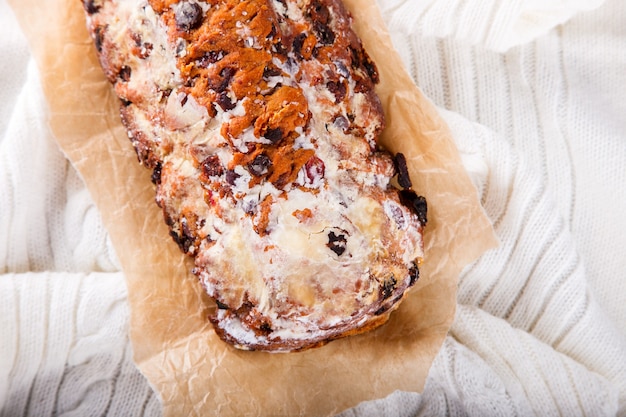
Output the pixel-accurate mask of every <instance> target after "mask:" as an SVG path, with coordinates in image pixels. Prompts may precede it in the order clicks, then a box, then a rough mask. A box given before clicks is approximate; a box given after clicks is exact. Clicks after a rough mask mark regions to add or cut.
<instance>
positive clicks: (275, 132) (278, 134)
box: [263, 127, 283, 144]
mask: <svg viewBox="0 0 626 417" xmlns="http://www.w3.org/2000/svg"><path fill="white" fill-rule="evenodd" d="M263 137H264V138H265V139H267V140H269V141H270V142H272V143H273V144H276V143H278V142H280V141H281V140H282V138H283V131H282V129H281V128H280V127H276V128H273V129H272V128H269V129H267V130H266V131H265V134H264V135H263Z"/></svg>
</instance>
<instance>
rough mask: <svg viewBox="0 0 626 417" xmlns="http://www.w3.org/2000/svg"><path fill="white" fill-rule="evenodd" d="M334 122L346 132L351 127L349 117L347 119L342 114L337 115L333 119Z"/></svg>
mask: <svg viewBox="0 0 626 417" xmlns="http://www.w3.org/2000/svg"><path fill="white" fill-rule="evenodd" d="M333 124H334V125H335V126H336V127H337V128H339V129H341V130H343V131H344V132H345V131H346V129H348V128H349V127H350V121H348V119H346V118H345V117H344V116H342V115H338V116H337V117H335V119H334V120H333Z"/></svg>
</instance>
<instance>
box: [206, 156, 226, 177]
mask: <svg viewBox="0 0 626 417" xmlns="http://www.w3.org/2000/svg"><path fill="white" fill-rule="evenodd" d="M201 170H202V174H203V175H204V176H205V177H207V178H209V177H219V176H221V175H222V174H223V173H224V168H223V167H222V163H221V162H220V158H219V157H218V156H217V155H210V156H207V157H206V158H205V159H204V161H202V164H201Z"/></svg>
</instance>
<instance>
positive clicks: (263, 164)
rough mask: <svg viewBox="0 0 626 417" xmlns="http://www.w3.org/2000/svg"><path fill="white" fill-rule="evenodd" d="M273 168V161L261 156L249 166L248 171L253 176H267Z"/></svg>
mask: <svg viewBox="0 0 626 417" xmlns="http://www.w3.org/2000/svg"><path fill="white" fill-rule="evenodd" d="M271 166H272V160H271V159H270V158H269V156H267V155H264V154H259V155H257V156H256V158H254V160H253V161H252V162H250V163H249V164H248V171H250V173H251V174H252V175H256V176H261V175H265V174H267V171H268V170H269V168H270V167H271Z"/></svg>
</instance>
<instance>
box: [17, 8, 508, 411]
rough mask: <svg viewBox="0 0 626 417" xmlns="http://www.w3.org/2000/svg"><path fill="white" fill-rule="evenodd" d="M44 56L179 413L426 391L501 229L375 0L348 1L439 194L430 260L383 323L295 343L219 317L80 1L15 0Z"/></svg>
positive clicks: (412, 161)
mask: <svg viewBox="0 0 626 417" xmlns="http://www.w3.org/2000/svg"><path fill="white" fill-rule="evenodd" d="M9 3H10V4H11V5H12V7H13V9H14V11H15V13H16V15H17V17H18V19H19V21H20V24H21V25H22V28H23V30H24V31H25V33H26V36H27V37H28V39H29V41H30V45H31V49H32V52H33V54H34V56H35V58H36V60H37V63H38V66H39V69H40V73H41V79H42V84H43V88H44V90H45V94H46V97H47V99H48V103H49V110H50V126H51V128H52V131H53V133H54V135H55V137H56V139H57V140H58V143H59V145H60V147H61V148H62V149H63V151H64V152H65V153H66V155H67V156H68V158H69V159H70V161H71V162H72V163H73V164H74V166H75V167H76V168H77V169H78V171H79V172H80V174H81V176H82V178H83V179H84V181H85V183H86V184H87V186H88V188H89V190H90V192H91V194H92V196H93V198H94V200H95V202H96V204H97V206H98V207H99V209H100V211H101V214H102V218H103V221H104V223H105V225H106V227H107V229H108V231H109V233H110V236H111V239H112V241H113V244H114V246H115V249H116V252H117V255H118V257H119V259H120V262H121V264H122V267H123V270H124V272H125V276H126V279H127V286H128V298H129V303H130V307H131V324H130V327H131V328H130V337H131V341H132V345H133V349H134V359H135V362H136V364H137V366H138V367H139V369H140V370H141V372H143V374H144V375H145V376H146V377H147V379H148V380H149V382H150V384H151V385H152V386H153V387H154V388H155V389H156V390H157V391H158V392H159V393H160V396H161V399H162V402H163V406H164V413H165V415H169V416H182V415H185V416H186V415H223V416H226V415H233V416H244V415H272V416H274V415H289V416H294V415H331V414H334V413H337V412H340V411H342V410H344V409H346V408H349V407H352V406H354V405H356V404H358V403H359V402H361V401H364V400H371V399H376V398H382V397H385V396H387V395H389V394H390V393H392V392H393V391H395V390H403V391H418V392H419V391H421V390H422V389H423V385H424V382H425V379H426V376H427V374H428V370H429V368H430V365H431V363H432V361H433V359H434V357H435V355H436V353H437V351H438V350H439V349H440V347H441V344H442V342H443V339H444V337H445V335H446V333H447V331H448V330H449V327H450V325H451V323H452V320H453V317H454V312H455V305H456V286H457V279H458V275H459V273H460V271H461V269H462V268H463V267H464V266H465V265H467V264H468V263H470V262H471V261H473V260H474V259H476V258H477V257H478V256H480V254H482V253H483V252H484V251H485V250H487V249H488V248H491V247H493V246H495V244H496V240H495V237H494V234H493V231H492V228H491V225H490V223H489V221H488V219H487V218H486V216H485V215H484V213H483V210H482V208H481V207H480V204H479V201H478V197H477V193H476V190H475V188H474V187H473V186H472V184H471V182H470V180H469V178H468V176H467V174H466V173H465V171H464V169H463V166H462V165H461V162H460V159H459V156H458V152H457V150H456V148H455V146H454V143H453V141H452V139H451V137H450V133H449V131H448V129H447V127H446V126H445V124H444V123H443V121H442V120H441V118H440V117H439V116H438V114H437V112H436V111H435V109H434V108H433V106H432V105H431V104H430V103H429V102H428V100H427V99H426V98H424V97H423V95H422V94H421V92H420V91H419V90H418V89H417V87H416V86H415V85H414V84H413V81H412V79H411V78H410V76H409V75H408V74H407V72H406V71H405V70H404V69H403V65H402V62H401V59H400V57H399V56H398V54H397V53H396V52H395V51H394V49H393V47H392V44H391V41H390V39H389V36H388V34H387V32H386V29H385V27H384V23H383V21H382V18H381V16H380V14H379V11H378V9H377V6H376V3H375V0H367V1H365V0H345V3H346V5H347V7H348V9H350V10H351V11H352V14H353V16H354V20H355V29H356V30H357V32H358V33H359V34H360V36H361V37H362V39H363V42H364V44H365V47H366V49H367V51H368V53H369V54H370V55H371V56H372V58H373V59H374V61H375V62H376V63H377V65H378V69H379V72H380V76H381V84H380V88H379V94H380V97H381V100H382V102H383V105H384V107H385V111H386V117H387V124H388V128H387V129H386V131H385V133H384V136H383V138H382V143H383V145H384V146H385V147H387V148H388V149H389V150H390V151H392V152H400V151H401V152H403V153H404V154H405V156H406V157H407V160H408V164H409V170H410V173H411V177H412V180H413V184H414V188H415V190H416V191H417V192H418V193H419V194H422V195H424V196H426V198H427V200H428V204H429V223H428V226H427V229H426V234H425V242H426V260H425V263H424V265H423V266H422V268H421V276H420V280H419V281H418V283H417V285H416V286H415V287H414V288H413V290H412V291H411V293H410V295H409V297H408V298H407V299H406V300H405V301H404V302H403V304H402V305H401V307H400V308H399V309H398V311H396V312H395V313H393V314H392V317H391V319H390V321H389V323H387V324H386V325H384V326H383V327H381V328H379V329H377V330H375V331H373V332H370V333H367V334H364V335H360V336H356V337H350V338H347V339H342V340H338V341H335V342H332V343H330V344H328V345H327V346H324V347H322V348H319V349H314V350H310V351H305V352H302V353H293V354H268V353H262V352H242V351H238V350H236V349H233V348H232V347H230V346H228V345H226V344H225V343H223V342H221V341H220V340H219V339H218V338H217V336H216V335H215V333H214V332H213V330H212V328H211V326H210V325H209V324H208V322H207V320H206V316H207V311H208V309H209V308H212V302H211V301H209V300H208V299H207V298H206V297H205V296H204V295H203V292H202V290H201V288H200V286H199V285H198V284H197V282H196V280H195V278H194V277H193V276H192V275H191V273H190V272H189V270H190V268H191V261H190V260H189V259H187V258H185V257H184V255H182V254H181V253H180V251H179V249H178V247H177V246H176V244H174V242H173V241H172V239H171V238H170V237H169V235H168V230H167V228H166V226H165V224H164V222H163V218H162V215H161V212H160V210H159V209H158V208H157V207H156V204H155V203H154V190H153V187H152V184H151V182H150V172H149V171H148V170H146V169H144V168H143V167H141V166H140V165H139V164H138V163H137V159H136V156H135V154H134V151H133V150H132V148H131V145H130V142H129V141H128V139H127V136H126V133H125V131H124V129H123V127H122V125H121V123H120V120H119V113H118V101H117V99H116V98H115V97H114V95H113V93H112V90H111V88H110V86H109V85H108V83H107V81H106V80H105V79H104V76H103V75H102V71H101V70H100V67H99V65H98V61H97V58H96V55H95V51H94V47H93V45H92V41H91V39H90V38H89V36H88V34H87V31H86V29H85V22H84V16H83V10H82V6H81V3H80V1H79V0H47V1H44V2H40V1H36V0H9Z"/></svg>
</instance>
